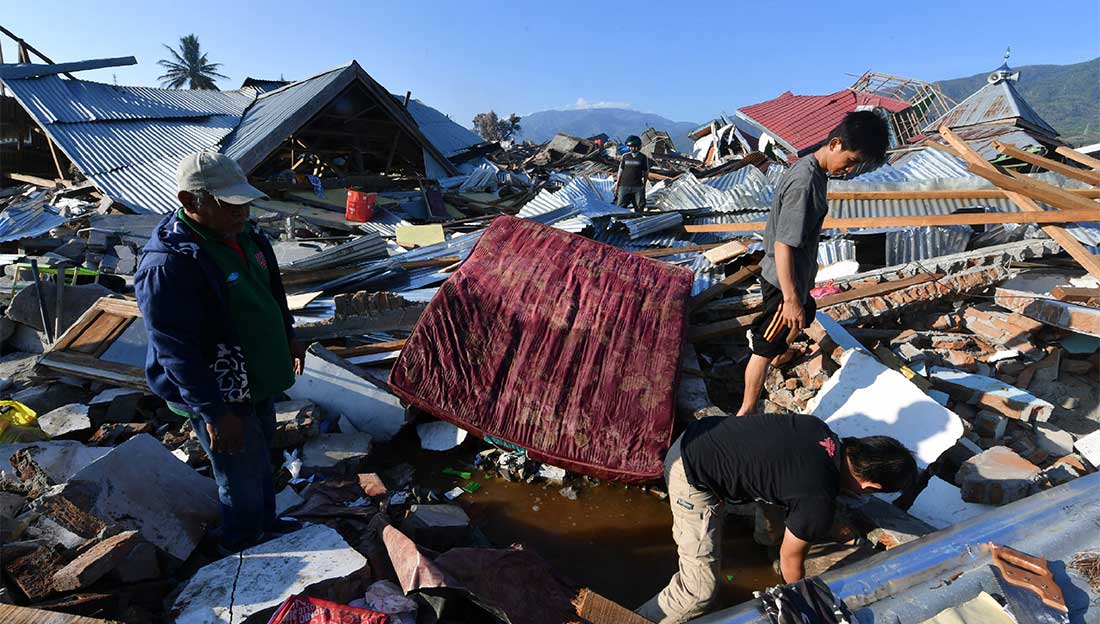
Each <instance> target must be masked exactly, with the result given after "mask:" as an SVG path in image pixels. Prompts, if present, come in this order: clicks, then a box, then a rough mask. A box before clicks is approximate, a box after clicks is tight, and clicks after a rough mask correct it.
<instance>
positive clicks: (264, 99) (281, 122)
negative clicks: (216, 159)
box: [221, 64, 358, 171]
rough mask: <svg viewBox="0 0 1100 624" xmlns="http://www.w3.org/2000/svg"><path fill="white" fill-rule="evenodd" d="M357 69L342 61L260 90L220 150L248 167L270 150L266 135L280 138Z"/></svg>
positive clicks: (336, 91) (335, 92) (336, 92)
mask: <svg viewBox="0 0 1100 624" xmlns="http://www.w3.org/2000/svg"><path fill="white" fill-rule="evenodd" d="M357 73H358V72H357V70H356V67H355V65H354V64H350V65H345V66H344V67H338V68H336V69H333V70H330V71H327V72H325V73H323V74H318V75H317V76H313V77H312V78H307V79H305V80H301V81H298V82H294V83H291V84H289V85H286V86H285V87H280V88H278V89H275V90H274V91H269V92H267V93H264V94H263V95H261V96H260V97H259V98H257V99H256V101H255V102H254V103H253V104H252V106H250V107H249V108H248V110H247V111H245V113H244V116H243V117H242V118H241V120H240V123H239V125H238V126H237V128H236V130H235V131H234V132H233V133H232V135H230V136H229V137H228V138H227V139H226V140H225V144H224V146H223V147H222V150H221V151H222V152H224V153H225V154H226V155H227V156H229V157H231V158H232V159H233V160H236V161H237V162H238V163H240V165H241V168H242V169H244V170H245V171H250V170H251V169H252V168H253V167H255V166H256V165H258V164H260V162H262V161H263V159H264V158H266V157H267V155H268V153H269V152H270V149H266V148H265V147H264V141H265V140H266V139H268V137H272V136H277V137H279V138H280V139H281V138H284V137H286V136H288V135H289V134H290V133H291V132H292V131H293V130H294V129H296V128H299V127H301V126H302V124H304V123H305V122H306V121H308V120H309V119H310V118H311V117H313V115H314V114H315V113H316V112H317V110H319V109H320V106H321V105H322V104H324V103H327V102H328V101H330V100H331V99H332V98H334V97H336V96H337V95H339V94H340V92H341V91H343V90H344V88H345V87H347V86H348V85H349V84H351V82H352V81H353V80H355V78H356V74H357ZM271 147H274V146H271Z"/></svg>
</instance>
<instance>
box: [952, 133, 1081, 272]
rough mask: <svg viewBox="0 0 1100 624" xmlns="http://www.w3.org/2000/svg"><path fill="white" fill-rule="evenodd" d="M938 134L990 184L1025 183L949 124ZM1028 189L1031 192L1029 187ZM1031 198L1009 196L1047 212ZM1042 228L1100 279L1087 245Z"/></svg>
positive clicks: (1007, 186)
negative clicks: (999, 166)
mask: <svg viewBox="0 0 1100 624" xmlns="http://www.w3.org/2000/svg"><path fill="white" fill-rule="evenodd" d="M939 132H940V136H942V137H943V138H944V140H946V141H947V143H948V144H949V145H951V147H953V148H954V149H955V151H956V152H958V153H959V155H960V156H962V158H963V160H966V161H967V163H969V165H970V170H971V171H974V172H975V173H979V171H980V173H979V175H982V177H985V178H986V179H987V180H989V181H990V182H993V184H995V185H997V186H999V187H1001V188H1003V189H1005V190H1010V187H1011V186H1013V185H1014V183H1016V182H1022V181H1021V180H1017V179H1015V178H1011V177H1009V176H1007V175H1005V174H1004V173H1003V172H1001V170H999V169H998V168H997V167H996V166H994V165H992V164H990V163H989V162H988V161H986V159H984V158H982V156H981V154H979V153H978V152H976V151H974V148H972V147H970V145H969V144H968V143H967V142H966V141H964V140H963V139H962V138H960V137H959V135H957V134H955V133H954V132H952V131H951V129H950V128H948V127H947V126H946V125H943V126H940V128H939ZM1048 186H1049V185H1048ZM1027 188H1028V189H1029V190H1030V187H1027ZM1052 188H1057V187H1052ZM1059 190H1061V189H1059ZM1025 192H1026V191H1025ZM1029 195H1030V194H1022V193H1020V192H1016V191H1012V192H1010V193H1009V195H1008V197H1009V199H1011V200H1012V201H1013V202H1014V203H1015V204H1016V205H1017V206H1019V207H1020V210H1023V211H1025V212H1032V213H1045V212H1046V211H1045V210H1043V208H1042V207H1041V206H1039V204H1037V203H1035V199H1033V197H1031V196H1029ZM1067 195H1069V194H1067ZM1069 197H1072V198H1073V199H1078V198H1077V197H1076V196H1073V195H1069ZM1082 201H1085V202H1086V203H1089V204H1091V206H1092V208H1091V210H1092V211H1093V212H1100V210H1096V204H1093V203H1092V202H1089V201H1088V200H1082ZM1052 205H1056V204H1052ZM1059 207H1061V206H1059ZM1042 228H1043V231H1044V232H1046V234H1047V236H1049V237H1051V238H1052V239H1054V241H1055V242H1057V243H1058V244H1059V245H1061V246H1062V249H1064V250H1066V253H1068V254H1069V255H1070V256H1071V257H1072V258H1073V259H1074V260H1076V261H1077V262H1078V264H1080V265H1081V266H1082V267H1084V269H1085V270H1086V271H1088V272H1089V273H1090V274H1092V275H1093V276H1094V277H1097V278H1100V258H1098V257H1097V256H1095V255H1093V254H1091V253H1089V251H1088V250H1087V249H1085V247H1084V245H1082V244H1081V243H1080V241H1078V240H1077V239H1076V238H1074V237H1073V236H1072V235H1071V234H1070V233H1069V232H1067V231H1065V229H1063V228H1060V227H1058V226H1056V225H1044V226H1042Z"/></svg>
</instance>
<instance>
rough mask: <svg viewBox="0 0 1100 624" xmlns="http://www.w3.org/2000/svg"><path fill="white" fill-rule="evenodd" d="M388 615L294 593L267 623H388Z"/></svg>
mask: <svg viewBox="0 0 1100 624" xmlns="http://www.w3.org/2000/svg"><path fill="white" fill-rule="evenodd" d="M389 622H390V616H388V615H386V614H385V613H379V612H377V611H371V610H370V609H357V608H355V607H349V606H348V605H343V604H340V603H338V602H330V601H328V600H321V599H320V598H310V597H309V596H302V595H295V596H291V597H290V598H287V599H286V602H284V603H283V604H282V606H280V607H279V609H278V610H277V611H276V612H275V613H274V614H272V616H271V619H270V620H268V622H267V624H389Z"/></svg>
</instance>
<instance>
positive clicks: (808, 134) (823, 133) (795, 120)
mask: <svg viewBox="0 0 1100 624" xmlns="http://www.w3.org/2000/svg"><path fill="white" fill-rule="evenodd" d="M859 106H876V107H882V108H884V109H886V110H888V111H890V112H892V113H897V112H901V111H903V110H905V109H907V108H909V103H908V102H903V101H901V100H895V99H893V98H888V97H882V96H878V95H872V94H868V93H861V92H857V91H852V90H851V89H842V90H840V91H837V92H836V93H830V94H829V95H795V94H793V93H791V92H790V91H787V92H786V93H784V94H782V95H780V96H779V97H777V98H775V99H773V100H768V101H767V102H761V103H759V104H753V105H751V106H746V107H744V108H740V109H738V110H737V116H738V117H741V118H742V119H745V120H747V121H750V122H752V123H753V124H755V125H757V126H759V127H761V128H763V129H765V130H766V131H767V132H768V133H769V134H771V135H773V136H775V137H777V138H779V139H781V140H782V141H783V142H785V143H787V145H786V146H785V147H789V148H790V149H792V150H794V151H796V152H801V151H802V150H805V149H808V148H810V147H813V146H815V145H817V144H818V143H821V142H822V141H824V140H825V137H827V136H828V135H829V133H830V132H831V131H832V130H833V128H835V127H836V126H837V124H839V123H840V121H841V120H842V119H844V115H846V114H848V113H850V112H852V111H854V110H856V108H857V107H859Z"/></svg>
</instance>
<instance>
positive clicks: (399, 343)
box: [329, 338, 408, 359]
mask: <svg viewBox="0 0 1100 624" xmlns="http://www.w3.org/2000/svg"><path fill="white" fill-rule="evenodd" d="M407 341H408V339H407V338H402V339H401V340H390V341H389V342H376V343H373V344H365V345H358V346H355V347H329V351H331V352H333V353H335V354H336V355H338V356H340V357H342V358H345V359H347V358H350V357H358V356H360V355H374V354H376V353H387V352H389V351H400V350H401V349H404V348H405V343H406V342H407Z"/></svg>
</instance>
